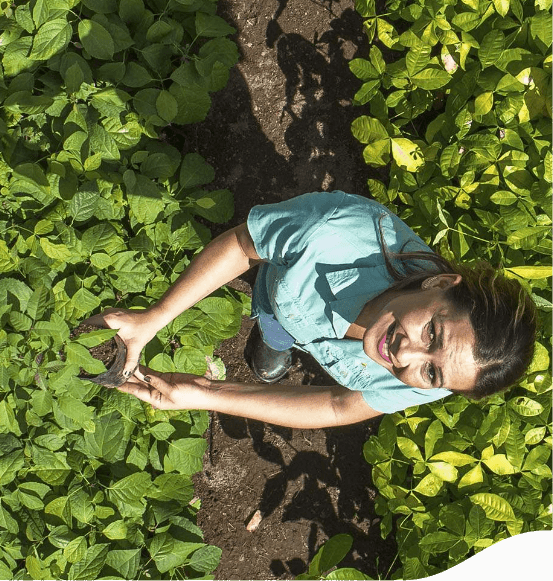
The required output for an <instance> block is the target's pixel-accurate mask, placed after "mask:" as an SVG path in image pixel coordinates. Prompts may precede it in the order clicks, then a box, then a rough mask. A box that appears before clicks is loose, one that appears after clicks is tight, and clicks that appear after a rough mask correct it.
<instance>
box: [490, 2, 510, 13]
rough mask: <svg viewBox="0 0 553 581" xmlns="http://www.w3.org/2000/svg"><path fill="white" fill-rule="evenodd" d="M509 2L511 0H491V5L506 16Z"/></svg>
mask: <svg viewBox="0 0 553 581" xmlns="http://www.w3.org/2000/svg"><path fill="white" fill-rule="evenodd" d="M510 4H511V0H493V5H494V7H495V9H496V11H497V13H498V14H500V15H501V16H507V13H508V12H509V7H510Z"/></svg>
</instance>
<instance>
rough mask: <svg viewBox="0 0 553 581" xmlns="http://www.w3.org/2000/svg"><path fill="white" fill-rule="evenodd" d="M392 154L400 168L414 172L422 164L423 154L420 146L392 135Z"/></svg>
mask: <svg viewBox="0 0 553 581" xmlns="http://www.w3.org/2000/svg"><path fill="white" fill-rule="evenodd" d="M391 142H392V155H393V157H394V160H395V162H396V163H397V164H398V166H399V167H401V168H402V169H406V170H407V171H412V172H415V171H417V170H418V169H419V168H420V167H422V166H423V165H424V155H423V153H422V151H421V149H420V147H419V146H418V145H417V144H416V143H413V142H412V141H411V140H409V139H405V138H402V137H392V138H391Z"/></svg>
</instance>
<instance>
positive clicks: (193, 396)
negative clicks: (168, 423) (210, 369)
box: [117, 366, 210, 410]
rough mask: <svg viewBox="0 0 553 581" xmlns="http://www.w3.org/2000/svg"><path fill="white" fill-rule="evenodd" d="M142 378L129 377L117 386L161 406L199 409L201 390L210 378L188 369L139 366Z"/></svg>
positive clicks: (200, 405) (164, 407)
mask: <svg viewBox="0 0 553 581" xmlns="http://www.w3.org/2000/svg"><path fill="white" fill-rule="evenodd" d="M140 373H141V374H142V376H143V377H144V381H142V380H141V379H139V378H138V377H135V376H133V377H130V378H129V379H128V380H127V382H126V383H124V384H123V385H121V386H120V387H118V388H117V389H118V390H119V391H123V392H125V393H130V394H131V395H134V396H135V397H137V398H138V399H141V400H142V401H145V402H147V403H149V404H151V405H152V407H154V408H156V409H160V410H183V409H202V404H203V400H204V398H203V394H204V393H205V390H206V389H207V388H208V387H209V385H210V381H209V380H208V379H206V378H205V377H200V376H198V375H192V374H191V373H158V372H157V371H152V370H151V369H148V368H147V367H142V366H140Z"/></svg>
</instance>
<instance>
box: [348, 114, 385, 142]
mask: <svg viewBox="0 0 553 581" xmlns="http://www.w3.org/2000/svg"><path fill="white" fill-rule="evenodd" d="M351 132H352V133H353V136H354V137H355V138H356V139H357V140H358V141H360V142H361V143H373V142H374V141H378V140H381V139H387V137H388V132H387V131H386V128H385V127H384V125H382V123H381V122H380V121H379V120H378V119H375V118H374V117H367V116H366V115H362V116H361V117H357V119H355V120H354V121H353V123H352V124H351Z"/></svg>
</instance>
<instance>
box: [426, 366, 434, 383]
mask: <svg viewBox="0 0 553 581" xmlns="http://www.w3.org/2000/svg"><path fill="white" fill-rule="evenodd" d="M426 374H427V375H428V380H429V381H430V383H432V384H434V380H435V379H436V370H435V369H434V366H433V365H429V366H428V367H427V369H426Z"/></svg>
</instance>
